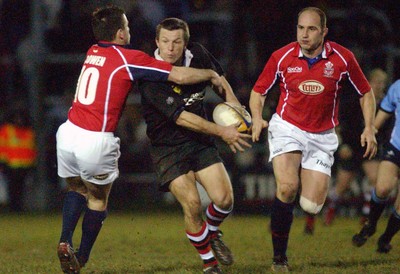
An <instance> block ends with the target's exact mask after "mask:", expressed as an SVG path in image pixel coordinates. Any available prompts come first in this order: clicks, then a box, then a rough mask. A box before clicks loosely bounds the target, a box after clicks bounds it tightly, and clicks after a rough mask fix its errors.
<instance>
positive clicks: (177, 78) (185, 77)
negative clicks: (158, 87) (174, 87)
mask: <svg viewBox="0 0 400 274" xmlns="http://www.w3.org/2000/svg"><path fill="white" fill-rule="evenodd" d="M217 77H219V75H218V74H217V73H216V72H215V71H213V70H211V69H196V68H190V67H177V66H174V67H173V68H172V70H171V72H170V74H169V76H168V80H169V81H172V82H175V83H177V84H180V85H188V84H189V85H190V84H196V83H199V82H205V81H210V80H212V79H213V78H217Z"/></svg>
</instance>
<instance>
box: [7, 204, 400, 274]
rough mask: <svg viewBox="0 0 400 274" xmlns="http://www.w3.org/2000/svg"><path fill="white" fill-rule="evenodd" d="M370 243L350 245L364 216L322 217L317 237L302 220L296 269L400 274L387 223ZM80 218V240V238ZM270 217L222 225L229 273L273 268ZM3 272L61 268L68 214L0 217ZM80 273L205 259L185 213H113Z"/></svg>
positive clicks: (155, 268) (166, 269) (159, 267)
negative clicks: (382, 248) (385, 241)
mask: <svg viewBox="0 0 400 274" xmlns="http://www.w3.org/2000/svg"><path fill="white" fill-rule="evenodd" d="M386 222H387V219H386V218H383V219H382V220H381V221H380V223H379V226H378V230H377V233H376V234H375V235H374V236H372V237H371V239H369V240H368V242H367V243H366V244H365V246H363V247H361V248H357V247H354V246H352V245H351V237H352V235H353V234H354V233H356V232H358V230H359V229H360V225H359V220H358V218H353V219H351V218H338V219H336V220H335V222H334V223H333V225H332V226H329V227H326V226H323V225H322V221H321V219H318V220H317V223H316V230H315V233H314V235H313V236H310V235H304V234H303V228H304V218H302V217H297V218H295V220H294V222H293V226H292V232H291V235H290V241H289V251H288V257H289V264H290V266H291V269H292V273H400V263H399V257H400V256H399V255H400V245H399V243H400V240H399V236H398V235H396V236H395V237H394V239H393V240H392V245H393V250H392V251H391V252H390V253H389V254H379V253H377V252H376V251H375V250H376V242H377V239H378V237H379V235H380V234H381V233H382V232H383V229H384V227H385V226H386ZM80 225H81V224H80V223H79V224H78V228H79V229H77V232H76V235H75V236H74V237H75V238H74V243H75V245H78V243H79V239H80ZM268 225H269V217H267V216H261V215H233V216H231V217H230V218H228V219H227V220H226V221H225V223H224V224H223V225H222V227H221V229H222V230H223V232H224V240H225V242H226V243H227V244H228V245H229V246H230V248H231V249H232V251H233V253H234V256H235V263H234V264H233V265H232V266H230V267H223V270H224V273H232V274H248V273H251V274H257V273H270V266H271V257H272V244H271V236H270V233H269V230H268ZM0 228H1V233H0V273H13V274H15V273H61V270H60V266H59V262H58V259H57V256H56V247H57V242H58V238H59V233H60V228H61V214H24V215H14V214H8V213H5V214H4V213H3V214H2V215H0ZM81 273H83V274H85V273H110V274H111V273H134V274H135V273H155V274H161V273H175V274H178V273H179V274H188V273H202V264H201V260H200V257H199V256H198V255H197V253H196V251H195V249H194V248H193V247H192V246H191V245H190V243H189V241H188V239H187V238H186V235H185V231H184V228H183V218H182V215H181V213H180V212H179V211H174V212H171V213H165V212H155V211H150V212H145V210H144V211H142V212H138V211H131V212H117V211H110V212H109V215H108V218H107V219H106V221H105V223H104V226H103V229H102V231H101V233H100V235H99V237H98V239H97V242H96V244H95V246H94V248H93V251H92V254H91V258H90V260H89V262H88V264H87V265H86V266H85V268H83V270H82V271H81Z"/></svg>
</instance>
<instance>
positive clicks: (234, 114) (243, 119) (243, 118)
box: [213, 102, 251, 132]
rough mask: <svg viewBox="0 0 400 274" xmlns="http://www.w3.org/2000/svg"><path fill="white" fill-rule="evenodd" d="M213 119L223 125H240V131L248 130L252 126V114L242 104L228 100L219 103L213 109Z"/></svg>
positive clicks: (238, 127)
mask: <svg viewBox="0 0 400 274" xmlns="http://www.w3.org/2000/svg"><path fill="white" fill-rule="evenodd" d="M213 120H214V122H215V123H216V124H218V125H221V126H230V125H238V126H237V129H238V131H239V132H248V131H249V129H250V127H251V115H250V113H249V112H248V111H247V110H246V109H245V108H243V107H242V106H235V105H232V104H229V103H227V102H223V103H219V104H218V105H217V106H216V107H215V108H214V110H213Z"/></svg>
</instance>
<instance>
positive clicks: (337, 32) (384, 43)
mask: <svg viewBox="0 0 400 274" xmlns="http://www.w3.org/2000/svg"><path fill="white" fill-rule="evenodd" d="M110 2H112V3H114V4H118V5H120V6H122V7H123V8H124V9H125V10H126V13H127V17H128V20H129V22H130V29H131V36H132V38H131V44H132V48H135V49H140V50H143V51H145V52H146V53H148V54H150V55H152V53H153V51H154V49H155V43H154V38H155V27H156V25H157V24H158V23H159V22H160V21H161V20H162V19H164V18H166V17H179V18H182V19H184V20H186V21H187V22H188V23H189V27H190V32H191V41H197V42H200V43H202V44H204V45H205V46H206V47H207V48H208V49H209V50H210V51H211V52H212V53H213V54H214V55H215V57H216V58H217V59H218V60H219V61H220V62H221V63H222V64H223V66H224V68H225V70H226V74H227V75H226V76H227V79H228V81H229V82H230V84H231V85H232V87H233V90H234V91H235V93H236V95H237V96H238V98H239V100H240V101H241V102H242V104H243V105H247V103H248V99H249V94H250V90H251V89H252V86H253V84H254V82H255V81H256V79H257V77H258V75H259V74H260V73H261V71H262V69H263V66H264V64H265V62H266V61H267V59H268V57H269V56H270V54H271V53H272V52H273V51H274V50H276V49H278V48H280V47H281V46H283V45H285V44H287V43H289V42H291V41H294V40H295V39H296V22H297V13H298V11H299V10H300V9H301V8H303V7H306V6H317V7H319V8H322V9H323V10H324V11H325V12H326V13H327V16H328V28H329V33H328V39H329V40H333V41H336V42H338V43H340V44H342V45H344V46H346V47H348V48H349V49H351V50H352V51H353V52H354V53H355V55H356V57H357V59H358V61H359V63H360V65H361V67H362V69H363V70H364V72H365V73H366V74H368V72H369V71H371V70H372V69H374V68H381V69H382V70H384V71H386V73H387V75H388V81H387V82H388V83H392V82H393V81H394V80H395V79H397V78H400V73H399V68H400V35H399V34H398V32H397V26H399V25H400V17H399V16H398V15H399V14H400V6H399V5H398V3H397V1H394V0H381V1H372V0H371V1H367V0H364V1H362V0H359V1H356V0H351V1H349V0H347V1H345V0H338V1H301V0H300V1H299V0H287V1H273V0H254V1H244V0H218V1H210V0H186V1H185V0H140V1H139V0H138V1H133V0H130V1H127V0H114V1H110V0H108V1H104V0H90V1H89V0H35V1H32V0H17V1H15V0H0V44H1V45H0V51H1V57H0V63H1V66H0V79H1V81H0V94H1V98H2V100H0V109H1V110H2V111H1V112H0V123H1V124H2V125H6V124H9V123H12V122H13V121H12V119H16V118H15V116H20V117H21V119H23V120H24V121H25V122H24V124H23V125H22V126H20V127H22V128H25V129H26V128H28V129H30V130H31V131H29V132H28V133H29V134H30V135H29V134H28V133H21V134H28V137H27V138H31V139H33V140H34V143H35V146H34V147H30V149H31V152H30V154H29V155H28V156H26V155H24V157H25V158H26V157H28V158H29V159H25V160H24V161H25V162H24V164H22V165H21V164H19V165H16V166H12V167H11V166H7V164H8V163H7V161H6V160H5V159H1V158H0V159H1V160H2V165H1V168H0V170H1V171H2V172H1V173H0V204H1V205H2V206H3V207H4V208H5V209H6V210H15V211H39V210H45V211H46V210H53V209H58V208H59V207H61V201H62V196H63V191H64V187H65V185H64V183H63V181H62V180H60V179H59V178H58V176H57V168H56V151H55V133H56V130H57V128H58V126H59V125H60V124H61V123H62V122H64V121H65V120H66V119H67V112H68V108H69V107H70V104H71V100H72V98H73V96H74V92H75V87H76V81H77V77H78V75H79V73H80V70H81V65H82V61H83V58H84V56H85V52H86V50H87V49H88V48H89V47H90V45H92V44H93V43H95V42H96V41H95V40H94V38H93V34H92V32H91V25H90V19H91V13H92V11H93V10H94V9H95V8H96V7H98V6H102V5H105V4H108V3H110ZM349 89H350V87H349ZM353 93H354V92H353ZM277 95H278V93H277V92H274V93H272V94H271V95H269V97H268V99H267V102H268V105H267V107H266V108H265V117H266V118H269V117H270V116H271V114H272V112H273V111H274V107H275V103H276V98H277ZM354 100H355V101H354V102H355V104H356V105H354V108H356V107H359V104H358V102H357V98H354ZM207 103H208V105H209V109H210V111H212V107H213V105H215V103H217V99H216V97H215V96H213V95H212V92H210V93H209V96H208V97H207ZM350 105H351V104H350ZM352 122H353V123H355V124H356V125H359V124H361V123H362V122H361V120H359V121H357V120H356V119H355V120H353V121H352ZM355 131H356V130H355ZM0 132H1V130H0ZM0 134H1V133H0ZM117 135H118V136H119V137H120V138H121V145H122V146H121V151H122V156H121V160H120V171H121V177H120V178H119V179H118V180H117V181H116V183H115V184H114V187H113V190H112V193H111V197H110V207H114V208H127V207H133V206H135V205H143V204H146V205H148V204H153V203H156V204H157V203H159V202H171V201H170V198H169V197H168V195H164V194H161V193H159V192H158V191H157V189H156V188H155V187H156V186H155V183H154V174H153V168H152V164H151V159H150V158H149V153H148V145H149V143H148V139H147V137H146V134H145V125H144V121H143V120H142V118H141V115H140V98H139V94H138V93H135V92H134V91H133V92H132V93H131V95H130V97H129V99H128V102H127V106H126V110H125V111H124V113H123V117H122V120H121V122H120V125H119V128H118V132H117ZM354 135H355V136H359V133H358V132H354ZM2 136H3V137H2ZM24 136H27V135H24ZM6 137H7V133H5V134H4V135H0V147H1V146H4V144H5V142H3V143H1V140H2V139H1V138H3V139H4V138H6ZM24 145H26V143H25V144H24ZM219 145H220V149H221V153H222V156H223V157H224V160H225V162H226V166H227V168H228V170H229V172H230V174H231V176H232V182H233V186H234V188H235V189H234V191H235V196H236V197H235V198H236V201H235V204H236V207H235V210H236V211H246V212H263V211H265V210H266V209H267V208H268V203H269V201H270V200H271V199H272V198H273V195H274V187H275V186H274V181H273V176H272V173H271V171H272V169H271V167H270V166H269V164H268V162H267V159H268V155H267V154H268V148H267V147H266V143H265V140H262V141H261V142H260V143H258V144H254V146H253V148H252V149H250V150H248V151H247V152H245V153H239V154H232V153H230V152H229V149H228V148H227V147H225V145H224V144H222V143H221V144H219ZM25 151H26V150H25ZM20 162H21V161H19V163H20ZM13 168H14V169H15V170H14V171H15V172H13V173H12V174H17V175H20V176H19V177H22V179H21V178H19V180H22V181H23V183H18V185H14V186H16V187H14V188H13V187H11V185H13V184H15V181H16V180H17V179H16V178H13V177H11V176H10V175H9V173H7V172H5V171H6V170H10V169H13ZM22 171H23V172H22ZM22 174H23V176H21V175H22ZM362 178H363V175H362V173H360V176H359V177H357V180H356V181H357V182H361V181H362ZM334 180H335V174H334V175H333V178H332V181H333V183H334ZM357 182H355V183H354V184H353V185H352V188H351V191H350V192H349V194H348V199H349V201H351V202H350V207H351V208H353V209H354V210H356V211H357V210H358V208H359V206H360V204H361V203H360V202H358V197H360V195H362V192H363V185H362V184H359V183H357ZM12 189H14V190H13V191H14V192H15V193H14V192H13V191H11V190H12ZM364 191H365V190H364ZM14 196H15V197H14ZM18 197H20V198H18ZM172 202H173V201H172ZM18 203H19V204H18ZM14 204H18V206H13V205H14Z"/></svg>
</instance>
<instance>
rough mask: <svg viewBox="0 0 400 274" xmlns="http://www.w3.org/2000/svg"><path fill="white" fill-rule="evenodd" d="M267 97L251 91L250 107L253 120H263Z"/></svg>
mask: <svg viewBox="0 0 400 274" xmlns="http://www.w3.org/2000/svg"><path fill="white" fill-rule="evenodd" d="M264 102H265V96H262V95H261V94H260V93H257V92H255V91H254V90H252V91H251V94H250V101H249V107H250V111H251V117H252V118H253V119H262V112H263V108H264Z"/></svg>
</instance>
